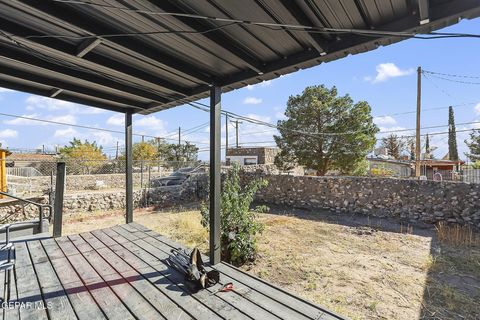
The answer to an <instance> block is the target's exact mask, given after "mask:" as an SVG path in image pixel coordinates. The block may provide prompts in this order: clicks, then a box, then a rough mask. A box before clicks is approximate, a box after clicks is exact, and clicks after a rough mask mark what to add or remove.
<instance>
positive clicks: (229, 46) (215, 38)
mask: <svg viewBox="0 0 480 320" xmlns="http://www.w3.org/2000/svg"><path fill="white" fill-rule="evenodd" d="M173 2H174V3H175V5H172V4H171V3H168V1H152V0H150V3H152V4H153V5H155V6H156V7H157V8H158V9H159V10H158V11H164V12H179V11H180V12H185V13H190V14H191V13H197V12H195V11H194V9H193V8H191V7H189V6H187V4H186V3H183V2H182V1H173ZM175 19H176V20H179V21H181V22H182V23H183V24H185V25H186V26H188V27H190V28H192V29H193V30H208V29H211V28H215V27H217V26H218V25H215V24H212V23H208V22H205V21H200V20H195V19H191V18H185V17H176V18H175ZM157 23H158V21H157ZM180 36H181V35H180ZM202 36H204V37H206V38H207V39H209V40H210V41H212V42H213V43H215V44H216V45H218V46H220V47H222V48H223V49H225V50H227V51H228V52H229V53H230V54H231V55H233V56H235V57H237V58H238V59H240V60H242V61H243V63H245V64H246V65H247V66H248V68H250V69H252V70H253V71H255V72H256V73H258V74H263V71H262V66H263V63H262V62H261V61H258V60H256V59H255V58H254V57H253V56H252V55H251V53H250V52H248V50H247V48H245V47H244V46H243V45H242V44H241V43H239V42H237V41H235V39H233V38H232V37H230V36H228V35H226V34H225V33H224V32H223V31H221V30H218V31H216V32H208V33H204V34H202ZM182 37H183V38H184V39H187V40H189V41H192V40H191V39H189V38H188V37H185V36H182ZM210 53H211V54H213V55H215V52H213V51H210ZM218 59H224V58H223V57H218ZM225 61H227V60H225ZM227 62H228V61H227ZM228 63H230V64H231V62H228Z"/></svg>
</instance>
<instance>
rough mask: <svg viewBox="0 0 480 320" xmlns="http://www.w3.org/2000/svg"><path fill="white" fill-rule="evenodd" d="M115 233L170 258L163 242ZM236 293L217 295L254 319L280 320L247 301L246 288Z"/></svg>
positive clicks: (225, 280) (237, 289)
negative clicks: (155, 249) (154, 249)
mask: <svg viewBox="0 0 480 320" xmlns="http://www.w3.org/2000/svg"><path fill="white" fill-rule="evenodd" d="M112 230H114V231H118V232H119V233H120V234H122V235H124V236H126V237H128V238H130V239H129V240H131V241H132V242H134V243H138V244H139V245H140V246H142V247H144V248H145V249H146V250H147V251H149V249H150V251H151V250H152V249H151V248H152V247H154V248H157V249H159V250H157V251H155V256H157V257H159V258H160V259H166V258H168V253H169V251H170V249H172V248H171V247H167V246H166V245H165V244H163V243H162V242H159V241H158V240H157V239H155V238H153V237H144V238H143V239H140V238H139V237H137V235H135V234H133V233H129V232H128V230H126V229H124V228H122V227H115V228H112ZM148 244H150V246H149V245H148ZM227 282H228V281H227V279H225V278H221V282H220V285H218V286H217V287H212V288H209V289H208V290H209V291H210V292H211V293H214V292H215V291H216V290H218V288H219V287H220V286H221V285H223V284H225V283H227ZM235 287H236V291H233V292H222V293H218V294H216V296H218V297H220V298H221V299H223V300H224V301H225V302H227V303H229V304H230V305H232V306H233V307H234V308H236V309H238V310H240V311H241V312H243V313H244V314H246V315H248V316H250V317H252V318H257V319H279V318H278V317H277V316H275V315H273V314H271V313H269V312H268V311H267V310H265V309H263V308H262V307H259V306H258V305H257V304H256V303H254V302H252V301H250V300H249V299H245V296H244V294H247V293H248V292H249V291H250V289H249V288H246V287H243V286H242V287H239V286H238V285H237V284H235Z"/></svg>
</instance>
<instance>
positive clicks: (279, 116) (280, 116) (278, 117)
mask: <svg viewBox="0 0 480 320" xmlns="http://www.w3.org/2000/svg"><path fill="white" fill-rule="evenodd" d="M275 118H277V119H279V120H285V119H287V117H286V116H285V113H283V112H281V111H277V112H276V113H275Z"/></svg>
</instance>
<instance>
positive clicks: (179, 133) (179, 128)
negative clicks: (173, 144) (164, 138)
mask: <svg viewBox="0 0 480 320" xmlns="http://www.w3.org/2000/svg"><path fill="white" fill-rule="evenodd" d="M181 135H182V128H181V127H178V145H179V146H180V144H181V143H180V138H181Z"/></svg>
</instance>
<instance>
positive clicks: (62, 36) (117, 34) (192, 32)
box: [24, 22, 238, 40]
mask: <svg viewBox="0 0 480 320" xmlns="http://www.w3.org/2000/svg"><path fill="white" fill-rule="evenodd" d="M236 24H238V23H236V22H232V23H228V24H225V25H222V26H218V27H215V28H210V29H205V30H202V31H197V30H168V31H146V32H126V33H114V34H95V35H89V36H69V35H61V34H47V35H30V36H24V38H25V39H43V38H55V39H75V40H85V39H97V38H104V39H108V38H119V37H135V36H144V35H158V34H206V33H210V32H213V31H218V30H221V29H225V28H227V27H230V26H232V25H236Z"/></svg>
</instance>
